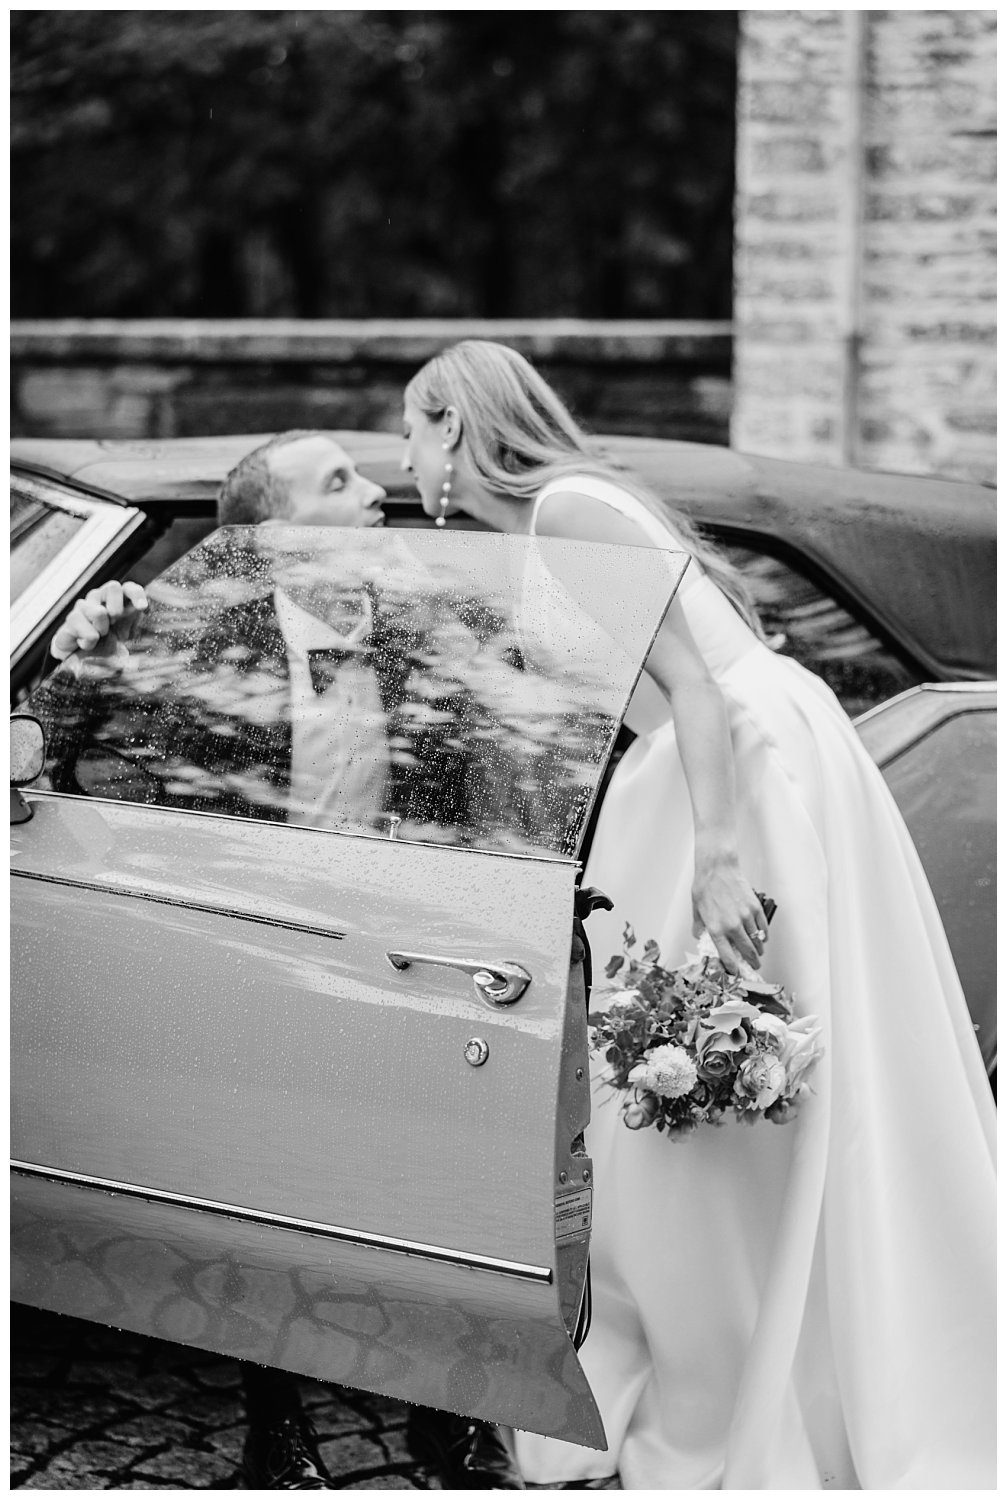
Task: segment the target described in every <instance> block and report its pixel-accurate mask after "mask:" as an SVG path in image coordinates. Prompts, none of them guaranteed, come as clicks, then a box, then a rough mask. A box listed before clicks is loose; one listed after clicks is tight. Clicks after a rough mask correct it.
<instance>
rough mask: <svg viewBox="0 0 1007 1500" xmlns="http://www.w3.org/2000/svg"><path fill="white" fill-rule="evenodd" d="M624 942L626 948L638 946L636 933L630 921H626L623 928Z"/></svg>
mask: <svg viewBox="0 0 1007 1500" xmlns="http://www.w3.org/2000/svg"><path fill="white" fill-rule="evenodd" d="M622 942H623V947H625V948H635V947H636V933H635V932H634V931H633V929H632V927H630V925H629V923H628V922H627V923H626V925H625V927H624V928H623V929H622Z"/></svg>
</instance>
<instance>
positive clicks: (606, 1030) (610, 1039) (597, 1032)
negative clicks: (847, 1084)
mask: <svg viewBox="0 0 1007 1500" xmlns="http://www.w3.org/2000/svg"><path fill="white" fill-rule="evenodd" d="M623 945H624V949H625V952H624V953H621V954H616V956H615V957H614V958H612V959H610V960H609V962H608V963H607V964H606V966H605V973H606V975H607V976H608V978H609V979H616V976H618V979H617V982H616V984H615V985H613V986H611V987H610V988H609V989H607V990H601V991H600V992H599V994H601V995H612V994H614V996H615V998H614V999H613V1001H612V1003H611V1005H610V1007H609V1008H608V1010H606V1011H598V1012H594V1013H593V1014H592V1015H590V1016H589V1017H588V1021H589V1023H590V1026H591V1044H592V1047H593V1048H594V1049H595V1050H596V1051H599V1052H603V1053H604V1056H605V1059H606V1061H607V1062H608V1063H609V1064H610V1065H611V1073H610V1075H609V1077H608V1078H607V1079H606V1082H607V1083H609V1084H610V1085H611V1087H612V1088H615V1089H618V1090H620V1091H622V1092H625V1093H626V1095H627V1098H626V1100H625V1102H624V1104H623V1105H622V1115H623V1120H624V1122H625V1124H626V1125H627V1126H628V1127H629V1129H630V1130H642V1129H644V1128H645V1127H646V1126H648V1125H656V1126H657V1128H658V1130H666V1131H667V1132H668V1134H669V1135H675V1136H683V1135H687V1134H688V1133H689V1132H690V1131H693V1130H695V1129H696V1128H697V1126H699V1125H706V1124H713V1125H716V1124H720V1123H721V1121H722V1120H723V1117H724V1116H725V1115H726V1114H727V1113H728V1112H729V1111H730V1112H733V1113H734V1114H735V1115H736V1116H737V1117H738V1118H739V1119H741V1120H745V1121H748V1122H749V1123H754V1122H755V1121H756V1120H772V1121H773V1122H774V1123H775V1124H783V1123H784V1122H785V1121H786V1120H789V1119H790V1117H791V1115H792V1114H793V1113H794V1111H795V1109H796V1108H797V1105H798V1103H799V1101H800V1100H801V1099H802V1098H804V1097H805V1096H806V1095H807V1094H808V1093H809V1092H810V1089H809V1086H808V1083H807V1081H806V1079H807V1074H808V1072H809V1070H810V1069H811V1068H812V1066H813V1065H814V1063H815V1062H816V1061H817V1060H818V1058H819V1057H821V1055H822V1051H821V1048H820V1047H818V1046H817V1045H816V1043H817V1039H818V1036H819V1034H820V1030H821V1028H820V1027H819V1025H818V1024H817V1018H816V1017H815V1016H802V1017H799V1018H796V1019H795V1017H794V1004H793V996H791V995H789V994H788V993H787V992H786V991H785V990H784V989H783V987H782V985H776V984H767V983H766V981H765V980H762V979H760V978H759V976H758V975H757V974H756V973H755V971H754V970H752V969H749V968H747V966H746V969H745V972H744V973H743V974H739V975H734V974H729V973H728V971H727V970H726V969H725V968H724V966H723V964H722V963H721V962H720V959H719V958H718V957H717V953H716V949H715V948H714V946H713V943H712V941H711V939H710V938H709V936H708V935H707V934H705V933H704V934H703V937H702V938H700V940H699V944H698V950H699V951H698V952H697V953H695V954H690V955H689V956H688V958H687V960H686V962H685V963H684V964H682V965H681V966H680V967H679V968H677V969H665V968H662V967H661V963H660V957H661V953H660V949H659V948H658V946H657V944H656V943H655V942H653V941H650V942H648V943H645V944H644V948H643V953H642V956H641V957H639V958H636V957H634V956H633V953H632V950H633V949H634V948H635V947H636V936H635V934H634V932H633V930H632V928H631V927H630V926H629V924H628V923H627V924H626V928H625V931H624V934H623Z"/></svg>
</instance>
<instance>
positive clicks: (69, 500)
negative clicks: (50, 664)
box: [9, 472, 147, 671]
mask: <svg viewBox="0 0 1007 1500" xmlns="http://www.w3.org/2000/svg"><path fill="white" fill-rule="evenodd" d="M11 484H12V486H14V485H15V484H16V485H17V486H18V487H19V488H20V489H21V490H22V491H23V492H25V493H27V494H29V495H31V496H33V498H37V499H38V500H39V501H40V502H41V503H42V504H44V505H46V506H49V507H51V508H52V509H55V510H62V511H64V512H66V513H67V514H68V515H72V516H75V517H79V518H80V517H82V519H83V525H82V526H81V527H80V529H79V530H78V531H77V532H75V534H74V535H73V536H72V537H71V538H70V539H69V540H68V541H67V543H66V545H65V546H64V547H62V548H61V549H60V551H59V553H58V554H57V555H56V556H55V557H54V558H53V559H52V560H51V562H49V563H47V564H46V565H45V567H44V568H42V570H41V572H39V574H38V575H37V576H36V577H35V578H34V579H32V581H31V583H30V584H29V585H28V587H27V588H26V589H25V591H24V593H23V594H22V595H21V597H20V598H19V599H17V600H15V601H14V602H13V603H12V605H11V611H10V626H9V628H10V646H11V650H10V666H11V670H12V671H13V670H14V669H15V668H16V667H17V666H18V665H19V664H20V663H21V662H22V661H23V660H24V658H25V657H26V656H28V654H29V653H30V652H31V651H32V650H33V648H34V647H35V646H36V645H37V644H38V643H39V641H40V640H41V639H42V638H43V637H44V636H45V635H46V634H47V632H48V631H49V630H50V629H51V628H52V626H53V625H54V624H55V622H56V621H57V620H58V619H59V617H60V616H61V615H62V614H63V613H65V611H66V610H67V609H68V608H69V606H70V605H71V603H72V602H73V600H74V599H75V598H77V597H78V596H79V595H80V594H81V593H82V592H84V591H85V590H86V589H87V587H88V586H89V584H90V583H91V580H92V579H93V578H95V576H96V575H97V574H98V573H99V572H100V571H101V569H102V567H103V565H104V564H105V562H106V561H107V560H108V559H109V558H110V557H112V556H113V555H114V554H115V553H116V552H117V551H118V550H119V549H120V548H121V546H122V545H123V543H124V542H125V541H127V540H128V539H129V537H131V536H132V535H133V534H134V533H135V532H137V531H138V530H139V529H140V528H141V527H142V526H143V525H144V524H145V523H146V520H147V517H146V515H145V513H144V511H142V510H141V509H140V508H139V507H137V506H133V505H124V504H123V503H122V502H121V501H113V500H102V499H99V498H98V497H96V496H89V495H85V494H83V493H82V492H81V491H79V490H75V489H71V488H70V487H69V486H63V485H60V484H57V483H56V482H55V481H53V480H49V479H43V478H42V477H41V476H36V475H33V474H32V475H28V474H25V473H23V472H21V473H17V472H15V473H12V476H11Z"/></svg>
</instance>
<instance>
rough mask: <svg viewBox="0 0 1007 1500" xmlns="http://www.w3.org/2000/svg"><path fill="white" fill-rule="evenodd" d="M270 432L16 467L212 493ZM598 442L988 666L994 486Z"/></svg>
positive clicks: (376, 442) (50, 445) (373, 460)
mask: <svg viewBox="0 0 1007 1500" xmlns="http://www.w3.org/2000/svg"><path fill="white" fill-rule="evenodd" d="M330 435H331V436H332V437H333V438H334V439H335V440H336V441H337V442H340V443H342V444H343V446H344V447H345V448H346V449H347V451H348V452H349V453H350V455H351V457H352V458H353V459H354V461H355V462H356V463H357V464H359V465H360V467H361V468H362V469H363V470H364V472H365V473H366V474H367V475H368V477H370V478H372V479H374V480H375V481H377V482H378V483H380V484H382V485H383V486H384V488H385V489H386V490H387V491H388V493H389V496H390V497H391V498H392V499H396V498H407V497H413V498H415V490H414V487H413V484H412V481H411V480H410V479H409V477H408V476H407V475H405V474H403V472H402V470H401V468H400V458H401V452H402V440H401V438H400V437H398V436H397V435H396V434H393V433H387V432H349V431H342V430H337V429H333V430H332V431H331V433H330ZM271 436H272V434H270V433H245V434H240V435H236V436H227V437H191V438H165V439H149V440H147V439H144V440H128V441H121V440H108V441H106V440H86V439H76V438H64V439H59V438H18V439H15V440H14V442H13V443H12V445H11V455H12V461H13V462H14V463H15V464H16V465H20V466H22V467H24V468H27V469H30V470H33V471H34V472H37V473H44V474H48V475H52V476H54V477H57V478H60V479H64V480H67V481H68V482H70V483H72V484H74V485H76V486H78V487H80V488H82V489H85V490H87V491H89V492H91V493H95V494H99V495H105V496H107V497H109V498H114V499H118V500H120V501H122V502H125V503H132V504H137V503H140V504H142V505H145V506H147V507H156V506H157V505H158V504H159V503H161V502H164V503H165V504H168V503H170V502H174V503H178V502H182V501H187V502H191V501H203V502H206V503H208V504H209V503H212V501H213V498H214V496H215V495H216V492H217V488H218V486H219V484H220V482H221V480H222V479H223V478H224V476H225V474H226V473H227V472H228V470H229V469H231V468H232V467H233V466H234V464H236V463H237V462H238V461H239V460H240V459H241V458H242V457H244V455H245V454H246V453H249V452H251V451H252V449H254V448H256V447H259V446H260V445H261V444H262V443H264V442H266V441H268V439H269V438H270V437H271ZM595 441H596V443H597V445H598V448H599V450H600V451H601V452H603V453H605V454H606V455H607V456H609V457H610V458H611V459H613V460H614V461H615V462H616V463H617V464H620V465H625V467H626V468H627V469H629V470H631V471H632V472H633V473H634V474H636V475H637V476H638V477H639V478H640V479H641V480H643V482H644V483H645V484H647V485H648V486H649V487H650V488H651V489H652V490H653V491H654V492H655V493H656V494H657V495H658V496H659V497H660V499H661V500H663V501H664V502H665V503H666V504H667V505H669V506H671V507H674V508H677V509H680V510H681V511H682V512H683V513H684V514H686V515H687V516H689V517H690V519H692V520H693V521H695V522H698V523H699V524H700V525H703V526H709V527H712V528H713V529H714V530H715V532H716V534H717V535H718V536H720V537H722V538H724V539H726V540H733V541H737V542H739V543H742V544H744V543H746V542H749V543H754V544H757V545H759V546H760V547H762V548H763V549H765V550H768V551H773V552H776V553H777V554H778V555H779V556H781V557H783V558H784V559H787V558H788V556H789V557H790V558H793V559H795V560H798V561H799V562H801V563H803V565H804V569H805V571H810V572H811V573H812V575H813V576H815V575H817V577H818V580H819V581H820V582H822V583H824V584H825V585H826V586H827V587H828V588H829V589H830V590H831V591H832V592H834V593H836V594H837V595H838V597H839V598H840V599H842V600H843V602H845V603H847V604H848V605H849V606H850V607H851V608H852V609H853V610H854V612H855V613H857V614H859V615H861V617H863V616H866V617H867V618H868V619H870V620H872V621H873V622H875V623H876V625H877V627H878V628H879V629H880V631H881V632H882V633H883V634H885V635H887V636H888V637H889V639H890V640H891V641H892V642H893V643H894V644H895V645H896V646H901V647H902V648H903V650H905V651H906V652H907V653H908V655H909V656H910V657H912V658H914V659H916V660H918V661H919V662H921V663H922V665H923V666H924V667H925V669H926V670H927V671H928V672H931V673H933V674H934V675H936V676H939V677H964V678H984V677H989V676H991V675H993V672H994V670H995V668H994V663H995V556H994V538H995V524H996V496H995V491H993V490H992V489H991V488H988V487H987V486H985V485H980V484H974V483H968V482H964V481H958V480H944V479H933V478H927V477H922V476H917V475H901V474H883V473H870V472H867V471H864V470H859V469H849V468H830V467H827V466H825V465H821V464H806V463H795V462H791V461H787V460H783V459H771V458H762V457H759V456H756V455H751V454H742V453H737V452H735V451H733V450H731V449H728V448H723V447H718V446H715V445H712V444H701V443H686V442H679V441H675V440H672V439H663V438H633V437H623V436H618V437H608V436H604V437H599V438H597V439H596V440H595Z"/></svg>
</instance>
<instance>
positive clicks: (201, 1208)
mask: <svg viewBox="0 0 1007 1500" xmlns="http://www.w3.org/2000/svg"><path fill="white" fill-rule="evenodd" d="M10 1169H11V1172H12V1173H14V1174H15V1175H17V1176H21V1177H35V1178H42V1179H44V1180H45V1181H48V1182H54V1183H58V1184H61V1185H63V1186H67V1187H80V1188H91V1189H93V1190H96V1191H98V1192H101V1193H113V1194H115V1195H116V1196H119V1197H127V1198H142V1199H143V1200H144V1201H145V1202H148V1203H164V1204H168V1205H171V1206H173V1207H176V1208H189V1209H193V1210H195V1211H196V1212H197V1213H206V1214H214V1215H216V1216H217V1217H219V1218H226V1219H238V1220H240V1221H241V1222H243V1223H247V1224H261V1225H265V1226H266V1227H267V1228H272V1229H284V1230H293V1231H295V1232H296V1233H299V1234H310V1235H316V1236H320V1237H321V1238H324V1239H331V1240H341V1241H343V1242H344V1243H346V1244H351V1245H357V1246H361V1247H364V1248H367V1249H372V1250H387V1251H389V1252H391V1253H392V1254H394V1255H411V1256H416V1257H417V1258H419V1259H422V1260H434V1261H440V1262H445V1263H447V1264H448V1265H455V1266H462V1267H465V1268H466V1269H467V1270H472V1271H486V1272H489V1273H490V1274H492V1275H495V1276H509V1277H513V1278H516V1279H517V1280H520V1281H534V1282H538V1283H540V1284H541V1285H543V1286H549V1285H551V1284H552V1280H553V1273H552V1271H551V1270H550V1269H549V1267H548V1266H532V1265H525V1264H523V1263H522V1262H520V1261H511V1260H499V1259H497V1258H496V1257H494V1256H490V1255H478V1254H476V1253H474V1252H469V1251H465V1250H451V1249H448V1248H446V1247H445V1246H443V1245H424V1244H421V1243H420V1242H418V1241H416V1240H401V1239H397V1238H395V1237H394V1236H391V1235H385V1234H368V1233H367V1232H365V1231H364V1230H360V1229H347V1228H345V1227H344V1226H342V1225H337V1224H320V1223H317V1222H316V1221H315V1220H312V1219H296V1218H291V1217H289V1216H287V1215H285V1214H271V1213H265V1212H264V1211H263V1210H261V1209H257V1208H243V1207H241V1206H239V1205H238V1204H234V1203H218V1202H215V1201H214V1200H213V1199H210V1198H192V1197H189V1196H187V1195H186V1194H184V1193H171V1192H167V1191H165V1190H164V1189H161V1188H147V1187H141V1186H139V1185H138V1184H136V1183H131V1182H119V1181H116V1180H115V1179H113V1178H105V1177H92V1176H90V1175H89V1174H86V1173H82V1172H68V1171H65V1170H64V1169H62V1168H60V1167H48V1166H42V1165H40V1164H38V1163H36V1162H24V1161H17V1160H14V1159H12V1160H11V1164H10Z"/></svg>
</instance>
